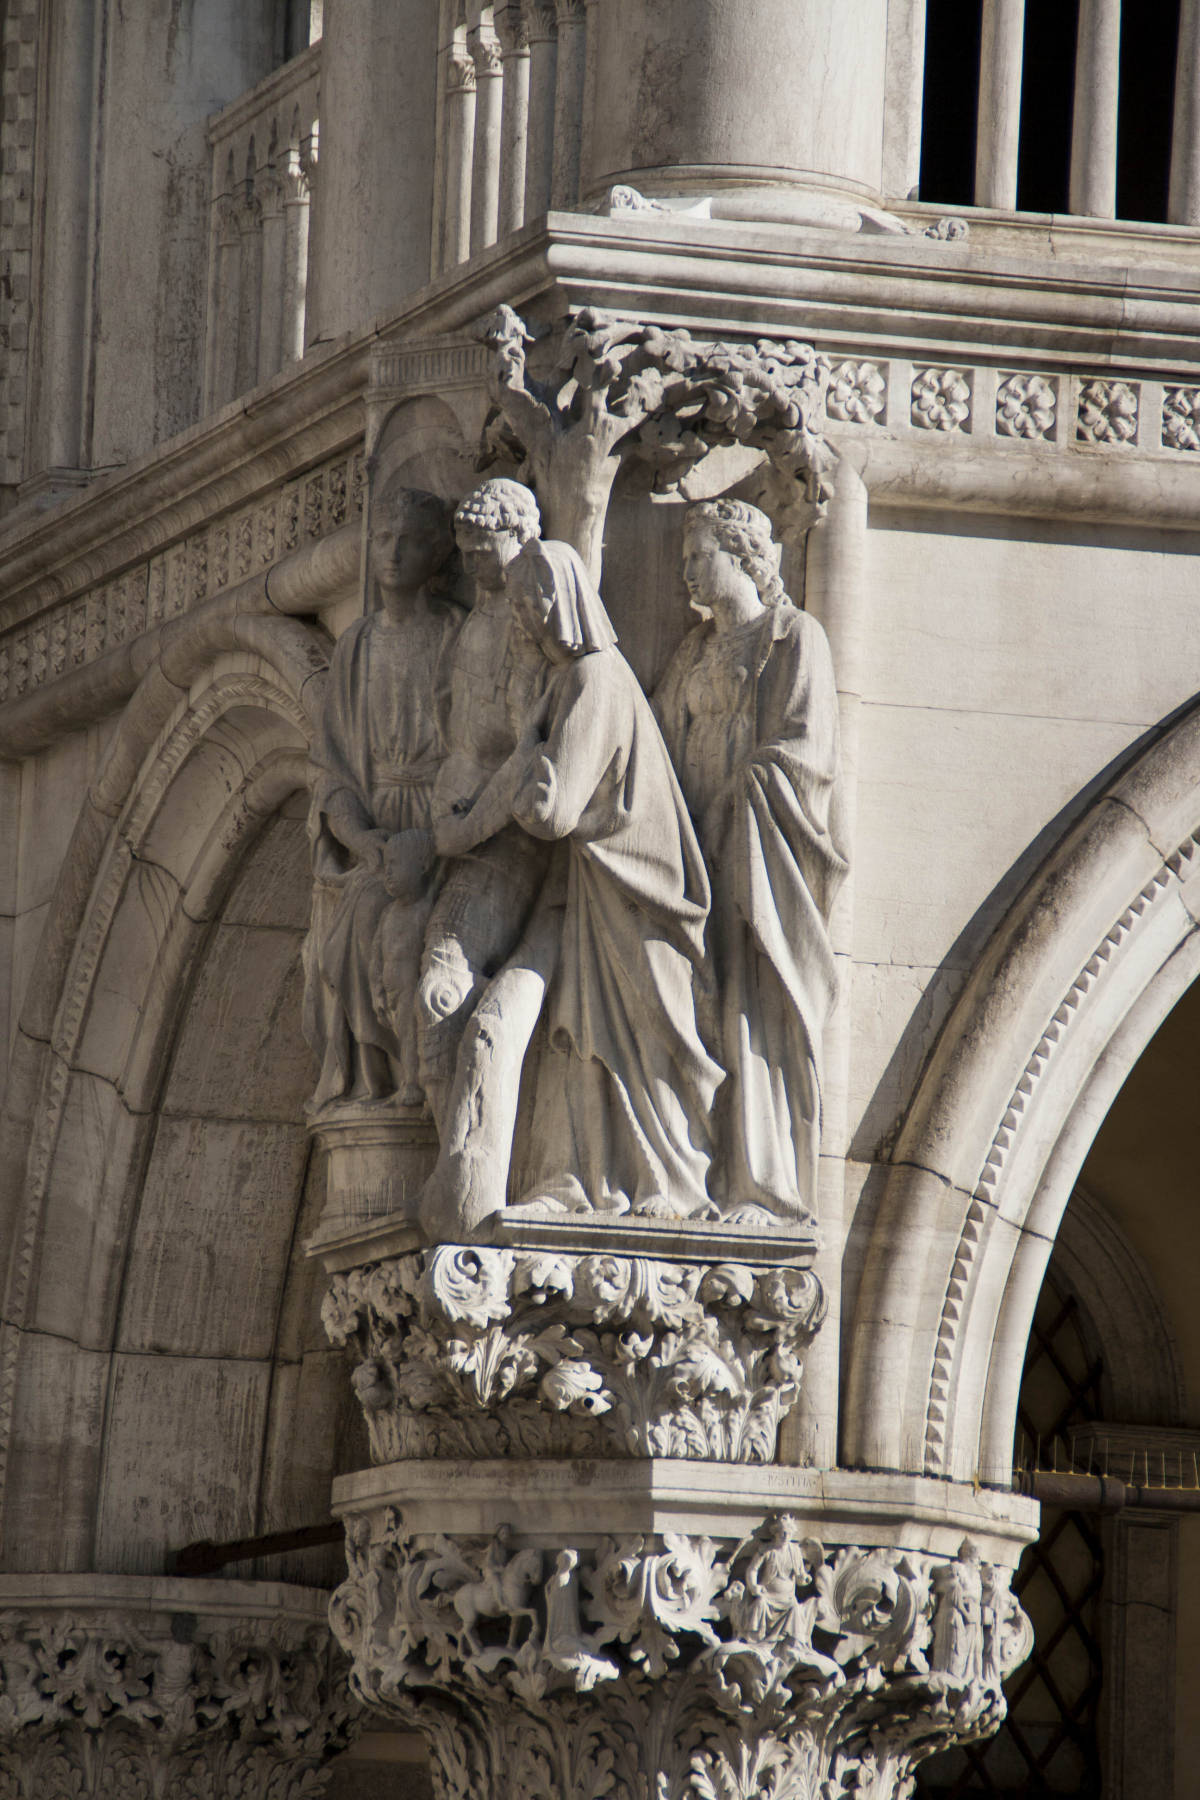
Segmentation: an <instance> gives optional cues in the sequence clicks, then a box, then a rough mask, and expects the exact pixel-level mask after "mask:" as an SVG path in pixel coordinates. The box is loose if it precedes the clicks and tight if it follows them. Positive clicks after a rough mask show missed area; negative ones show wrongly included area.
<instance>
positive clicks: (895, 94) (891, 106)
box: [882, 0, 925, 200]
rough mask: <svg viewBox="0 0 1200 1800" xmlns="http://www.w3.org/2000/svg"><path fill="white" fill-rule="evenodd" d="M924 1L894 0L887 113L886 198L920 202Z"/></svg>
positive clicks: (890, 8) (889, 32)
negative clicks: (917, 199)
mask: <svg viewBox="0 0 1200 1800" xmlns="http://www.w3.org/2000/svg"><path fill="white" fill-rule="evenodd" d="M924 95H925V0H891V4H889V6H888V11H887V74H886V82H885V96H886V97H885V103H884V112H883V184H882V185H883V192H884V193H885V194H889V195H892V196H894V197H896V198H899V199H905V200H909V199H915V198H916V196H917V190H918V185H919V183H920V180H921V107H922V103H923V100H924Z"/></svg>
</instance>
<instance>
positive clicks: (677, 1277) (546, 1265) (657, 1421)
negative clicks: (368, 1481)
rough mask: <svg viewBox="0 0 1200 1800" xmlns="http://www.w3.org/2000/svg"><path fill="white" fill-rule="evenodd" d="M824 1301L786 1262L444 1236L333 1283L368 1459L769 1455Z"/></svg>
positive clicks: (336, 1329)
mask: <svg viewBox="0 0 1200 1800" xmlns="http://www.w3.org/2000/svg"><path fill="white" fill-rule="evenodd" d="M823 1315H824V1296H823V1294H822V1291H821V1287H820V1284H819V1282H818V1281H817V1278H816V1276H815V1275H814V1274H813V1273H812V1271H811V1270H810V1269H807V1268H805V1267H802V1266H800V1265H798V1264H795V1265H791V1266H787V1265H785V1266H783V1267H768V1268H764V1269H753V1268H750V1267H747V1266H744V1265H737V1264H708V1265H705V1264H700V1263H675V1262H666V1261H662V1260H659V1259H657V1258H651V1257H638V1256H630V1255H615V1254H613V1255H607V1254H606V1255H595V1254H591V1255H585V1254H578V1253H573V1254H555V1255H547V1254H545V1253H543V1252H536V1251H535V1252H527V1251H515V1250H511V1249H507V1248H500V1247H495V1246H486V1245H480V1246H470V1247H468V1246H462V1245H442V1246H440V1247H439V1248H438V1249H436V1250H432V1251H426V1252H420V1253H417V1254H414V1255H411V1256H406V1257H397V1258H393V1259H390V1260H388V1261H386V1262H382V1263H377V1264H369V1265H366V1266H365V1267H363V1268H359V1269H353V1270H351V1271H350V1272H348V1273H347V1274H343V1275H337V1276H335V1277H334V1279H333V1283H332V1286H331V1288H330V1291H329V1294H328V1295H327V1297H326V1300H325V1304H324V1309H323V1318H324V1322H325V1327H326V1331H327V1332H328V1334H329V1337H330V1339H331V1340H332V1342H334V1343H335V1344H339V1345H347V1344H353V1346H354V1348H355V1349H356V1351H357V1352H358V1355H359V1358H360V1361H359V1363H358V1365H357V1367H356V1369H355V1371H354V1375H353V1377H352V1380H353V1385H354V1388H355V1391H356V1393H357V1395H358V1398H359V1401H360V1403H361V1405H362V1407H363V1411H364V1413H365V1415H366V1421H367V1429H368V1433H369V1436H370V1440H371V1447H372V1455H373V1457H374V1459H375V1461H377V1462H381V1463H382V1462H391V1461H394V1460H395V1459H396V1458H398V1457H401V1456H412V1455H418V1456H463V1455H505V1454H518V1453H523V1454H545V1455H557V1456H570V1455H584V1454H595V1453H598V1452H600V1453H604V1454H608V1455H612V1454H613V1453H614V1452H615V1453H617V1454H619V1455H625V1456H682V1457H700V1458H716V1459H718V1460H721V1461H734V1462H770V1461H771V1460H772V1459H773V1457H774V1455H775V1446H776V1439H777V1434H778V1428H779V1423H780V1420H781V1419H782V1418H783V1417H784V1415H785V1414H786V1413H787V1412H788V1411H789V1410H790V1408H791V1407H792V1406H793V1405H794V1404H795V1402H796V1400H797V1399H798V1397H799V1393H800V1386H801V1380H802V1372H803V1352H804V1350H805V1349H806V1347H807V1345H808V1343H809V1342H810V1341H811V1338H812V1336H813V1335H814V1333H815V1332H816V1330H817V1328H818V1326H819V1325H820V1322H821V1319H822V1317H823Z"/></svg>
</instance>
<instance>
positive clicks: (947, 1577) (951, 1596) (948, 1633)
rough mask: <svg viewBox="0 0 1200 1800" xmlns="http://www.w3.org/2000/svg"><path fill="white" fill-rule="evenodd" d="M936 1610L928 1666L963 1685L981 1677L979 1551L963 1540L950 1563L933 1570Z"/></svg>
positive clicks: (969, 1540)
mask: <svg viewBox="0 0 1200 1800" xmlns="http://www.w3.org/2000/svg"><path fill="white" fill-rule="evenodd" d="M933 1590H934V1593H935V1595H936V1597H937V1607H936V1611H935V1613H934V1617H933V1647H932V1650H931V1652H930V1658H929V1661H930V1667H931V1668H932V1669H933V1670H934V1672H935V1673H936V1674H939V1675H945V1676H947V1677H949V1679H950V1680H951V1681H953V1682H954V1683H955V1685H959V1684H961V1685H962V1686H964V1687H965V1686H967V1685H969V1684H970V1683H972V1682H978V1681H981V1680H982V1678H983V1637H984V1634H983V1623H984V1618H983V1607H984V1579H983V1569H982V1567H981V1566H980V1560H979V1550H978V1547H977V1545H975V1544H973V1543H972V1541H971V1539H970V1538H964V1539H963V1541H962V1545H961V1547H960V1549H959V1552H958V1555H957V1556H956V1557H955V1558H954V1561H953V1562H948V1563H941V1564H939V1565H938V1566H937V1568H935V1569H934V1571H933Z"/></svg>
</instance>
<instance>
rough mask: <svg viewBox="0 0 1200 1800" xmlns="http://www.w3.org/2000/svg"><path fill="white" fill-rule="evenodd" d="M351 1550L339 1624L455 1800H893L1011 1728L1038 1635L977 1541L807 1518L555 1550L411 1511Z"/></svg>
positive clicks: (356, 1662) (374, 1526)
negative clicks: (422, 1739)
mask: <svg viewBox="0 0 1200 1800" xmlns="http://www.w3.org/2000/svg"><path fill="white" fill-rule="evenodd" d="M348 1557H349V1564H350V1574H349V1576H348V1579H347V1581H346V1582H345V1583H344V1584H343V1586H342V1587H341V1588H340V1589H339V1590H338V1592H337V1593H336V1595H335V1596H334V1600H333V1604H332V1608H331V1618H332V1621H333V1625H334V1629H335V1631H336V1632H337V1634H338V1636H339V1638H340V1640H341V1641H342V1643H343V1645H344V1647H345V1649H346V1650H347V1653H348V1654H349V1655H350V1656H351V1658H352V1660H353V1677H352V1679H353V1683H354V1686H355V1688H356V1690H357V1691H358V1692H359V1693H360V1695H362V1697H363V1698H364V1699H366V1700H367V1701H369V1703H370V1704H372V1705H374V1706H380V1707H382V1708H384V1709H385V1710H390V1711H392V1712H393V1713H394V1715H395V1716H398V1717H401V1718H403V1719H404V1720H405V1722H406V1723H408V1724H410V1725H416V1726H417V1727H418V1728H420V1729H422V1730H423V1731H424V1732H425V1733H426V1736H427V1738H428V1740H429V1742H430V1745H431V1749H432V1752H433V1756H434V1762H435V1767H436V1769H437V1771H438V1773H439V1775H440V1777H441V1780H442V1783H443V1784H444V1791H445V1792H447V1793H449V1794H452V1795H454V1796H456V1800H467V1796H468V1795H469V1794H472V1793H475V1792H488V1793H492V1794H496V1795H498V1796H505V1800H507V1797H508V1796H512V1797H513V1800H515V1797H516V1796H517V1795H518V1794H519V1795H521V1796H522V1800H524V1797H525V1796H531V1797H538V1796H546V1800H549V1797H550V1796H551V1795H553V1796H555V1800H596V1796H598V1795H601V1794H605V1793H613V1794H617V1793H619V1794H620V1795H622V1796H623V1797H626V1800H652V1797H656V1796H660V1795H664V1794H665V1795H669V1796H672V1797H677V1800H713V1797H714V1796H716V1797H719V1800H761V1796H762V1795H763V1794H764V1793H769V1794H770V1795H771V1796H772V1800H812V1796H813V1795H815V1794H817V1793H819V1794H820V1795H821V1796H822V1800H840V1797H841V1796H850V1795H855V1796H863V1795H872V1796H876V1797H877V1800H884V1796H889V1795H892V1794H894V1793H896V1792H900V1791H904V1785H905V1783H906V1781H907V1780H908V1778H909V1777H910V1776H911V1773H912V1771H913V1769H914V1768H915V1767H916V1765H917V1763H918V1762H919V1761H921V1760H922V1759H923V1758H924V1757H925V1756H927V1755H929V1754H930V1753H931V1752H932V1751H934V1750H936V1749H940V1748H943V1747H945V1746H947V1745H949V1744H953V1743H956V1742H963V1741H966V1740H969V1739H971V1738H973V1737H976V1736H981V1735H984V1734H985V1733H986V1732H988V1731H990V1730H994V1729H995V1727H996V1725H997V1724H998V1723H999V1721H1000V1719H1001V1718H1002V1717H1003V1714H1004V1696H1003V1690H1002V1685H1001V1684H1002V1682H1003V1680H1004V1679H1005V1677H1006V1676H1007V1675H1009V1674H1010V1673H1011V1672H1012V1670H1013V1669H1014V1668H1016V1667H1017V1665H1018V1664H1019V1663H1020V1661H1021V1660H1022V1659H1023V1657H1024V1656H1025V1655H1026V1654H1027V1653H1028V1649H1029V1645H1030V1641H1031V1633H1030V1628H1029V1624H1028V1620H1027V1619H1026V1618H1025V1615H1024V1613H1023V1612H1022V1611H1021V1608H1020V1606H1019V1604H1018V1602H1017V1601H1016V1600H1015V1598H1014V1597H1013V1595H1012V1593H1011V1590H1010V1587H1009V1572H1008V1570H1007V1569H1003V1568H999V1567H997V1566H996V1565H993V1564H990V1563H985V1562H983V1561H982V1560H981V1559H980V1556H979V1553H978V1550H977V1549H976V1547H975V1545H974V1544H973V1543H972V1542H971V1541H970V1540H966V1541H964V1543H963V1545H962V1546H961V1548H960V1550H959V1552H958V1554H957V1556H955V1557H947V1556H936V1555H932V1554H929V1553H925V1552H908V1551H904V1550H901V1549H896V1548H887V1549H879V1548H871V1547H870V1546H864V1547H857V1546H842V1547H840V1548H837V1549H834V1550H832V1551H829V1552H827V1551H826V1550H825V1548H824V1547H823V1546H822V1544H821V1543H819V1542H818V1541H817V1540H815V1539H813V1538H806V1537H803V1536H802V1535H801V1529H800V1525H799V1522H798V1521H797V1520H796V1519H795V1518H793V1517H791V1516H788V1515H782V1516H776V1517H774V1518H771V1519H768V1520H766V1521H765V1522H764V1523H763V1525H762V1526H761V1527H760V1528H759V1529H758V1530H757V1531H756V1532H754V1533H753V1534H752V1535H751V1536H750V1537H749V1538H748V1539H745V1540H744V1541H742V1542H740V1543H736V1544H734V1545H729V1544H727V1543H718V1542H716V1541H714V1540H713V1539H711V1538H708V1537H703V1536H694V1535H690V1534H685V1533H665V1534H664V1535H663V1536H662V1537H661V1538H646V1537H639V1536H632V1537H621V1538H601V1539H600V1540H599V1542H596V1543H593V1544H591V1545H590V1546H583V1545H580V1546H576V1545H566V1546H562V1547H560V1548H558V1549H557V1551H556V1552H555V1553H554V1554H553V1555H551V1554H550V1553H549V1552H547V1551H543V1550H542V1549H541V1548H539V1547H538V1546H537V1545H536V1544H535V1543H532V1542H528V1541H522V1542H517V1541H516V1540H515V1539H514V1537H513V1535H512V1534H511V1532H510V1531H509V1530H508V1529H507V1528H503V1529H502V1530H501V1531H500V1532H498V1533H497V1534H496V1535H495V1536H494V1537H492V1538H486V1537H461V1538H456V1539H454V1540H451V1539H449V1538H447V1537H445V1536H437V1537H434V1538H433V1539H431V1540H425V1539H419V1540H418V1539H415V1538H412V1537H410V1536H409V1535H407V1534H406V1532H405V1530H404V1527H403V1523H402V1521H401V1520H400V1519H399V1517H398V1516H397V1515H396V1514H395V1512H394V1511H388V1512H385V1513H384V1514H383V1515H382V1516H379V1515H376V1516H375V1517H372V1516H371V1515H370V1514H360V1515H355V1516H353V1517H352V1518H351V1520H350V1521H349V1543H348ZM455 1713H456V1714H457V1721H456V1724H455V1726H454V1727H453V1728H451V1727H450V1725H449V1720H450V1718H451V1717H452V1716H454V1715H455Z"/></svg>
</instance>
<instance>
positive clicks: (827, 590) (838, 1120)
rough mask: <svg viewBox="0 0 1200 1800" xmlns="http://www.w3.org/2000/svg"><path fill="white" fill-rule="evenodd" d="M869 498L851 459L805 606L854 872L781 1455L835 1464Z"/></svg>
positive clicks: (839, 957) (808, 561) (845, 909)
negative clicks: (817, 633) (819, 1320)
mask: <svg viewBox="0 0 1200 1800" xmlns="http://www.w3.org/2000/svg"><path fill="white" fill-rule="evenodd" d="M867 503H868V493H867V488H866V485H865V483H864V481H863V479H862V476H861V475H860V474H859V473H858V471H857V470H856V469H855V468H854V466H853V464H852V463H851V461H850V459H849V457H845V458H844V459H843V460H842V461H841V463H840V464H839V466H838V471H837V480H836V483H835V487H834V492H833V497H832V499H831V500H830V503H829V510H828V512H827V514H826V516H825V518H824V519H823V520H822V521H821V522H820V524H818V525H815V526H814V527H813V528H812V530H811V531H810V532H809V534H808V543H807V553H806V556H805V579H804V601H805V607H806V609H807V610H808V611H810V612H811V613H812V614H813V616H814V618H817V619H819V620H820V622H821V624H822V625H823V626H824V627H825V635H826V636H827V637H828V639H829V649H830V653H831V655H832V657H833V668H834V675H835V677H836V680H837V692H838V726H839V731H840V736H841V763H842V772H841V783H840V787H841V818H840V832H841V842H842V846H843V848H844V850H845V851H846V853H847V854H848V856H849V860H850V872H849V874H848V875H847V877H846V880H845V881H844V882H843V883H842V886H841V888H840V889H839V891H838V895H837V898H836V900H835V901H834V903H833V909H832V912H831V913H830V918H829V936H830V941H831V943H832V946H833V952H834V956H835V958H836V961H837V970H838V1002H837V1005H836V1006H835V1007H834V1009H833V1014H832V1017H831V1018H830V1020H829V1023H828V1025H827V1026H826V1029H825V1040H824V1082H823V1087H822V1096H821V1112H822V1125H821V1163H820V1171H819V1187H818V1194H817V1208H818V1216H819V1217H820V1220H821V1229H822V1237H823V1240H824V1242H823V1248H822V1250H821V1252H820V1253H819V1255H818V1259H817V1264H816V1268H817V1277H818V1280H820V1281H821V1282H822V1285H823V1286H824V1288H825V1293H826V1297H827V1300H828V1304H829V1314H828V1316H827V1318H826V1321H825V1326H824V1328H823V1333H824V1334H823V1335H822V1334H821V1333H818V1335H817V1337H816V1339H815V1340H814V1342H813V1345H812V1348H811V1349H810V1351H809V1353H808V1358H807V1363H806V1369H805V1382H804V1387H803V1389H802V1390H801V1395H800V1403H799V1405H798V1406H797V1408H796V1412H795V1414H794V1415H793V1417H792V1418H791V1419H790V1420H789V1421H788V1422H787V1426H786V1430H785V1434H784V1436H783V1443H782V1451H783V1455H782V1458H781V1460H787V1461H789V1462H800V1463H812V1464H814V1465H815V1466H816V1467H818V1468H822V1467H833V1466H836V1464H837V1460H838V1456H837V1427H836V1423H835V1421H836V1419H837V1417H838V1411H839V1406H838V1387H839V1367H838V1362H839V1357H838V1343H839V1338H840V1335H841V1328H840V1314H841V1265H842V1243H843V1235H844V1230H845V1224H844V1220H845V1211H846V1184H847V1179H848V1176H849V1172H850V1166H849V1165H848V1163H847V1162H846V1161H845V1160H844V1159H846V1158H847V1157H848V1156H849V1151H850V1141H849V1140H850V1116H849V1081H850V1054H851V1050H850V1021H851V1005H852V995H851V980H852V976H853V937H854V872H855V861H856V858H855V819H856V815H857V811H858V769H859V720H860V714H861V711H862V690H863V678H862V659H863V651H864V646H865V633H866V609H867V604H868V589H867V566H866V564H867Z"/></svg>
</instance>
